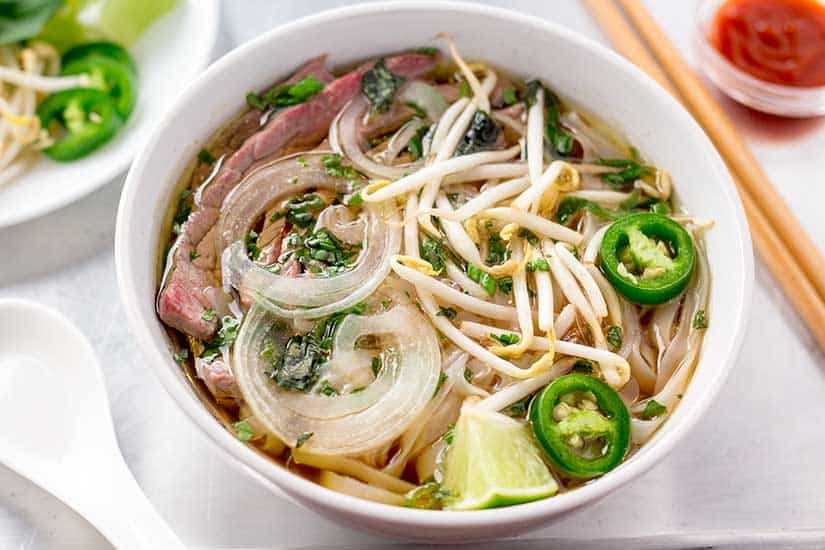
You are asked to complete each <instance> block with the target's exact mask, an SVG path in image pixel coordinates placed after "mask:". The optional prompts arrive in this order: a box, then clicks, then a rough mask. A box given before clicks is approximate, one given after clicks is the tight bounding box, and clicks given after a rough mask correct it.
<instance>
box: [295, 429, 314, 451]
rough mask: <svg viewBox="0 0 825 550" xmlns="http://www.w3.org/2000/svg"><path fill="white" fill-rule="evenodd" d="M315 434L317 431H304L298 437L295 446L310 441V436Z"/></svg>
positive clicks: (297, 446)
mask: <svg viewBox="0 0 825 550" xmlns="http://www.w3.org/2000/svg"><path fill="white" fill-rule="evenodd" d="M313 435H315V432H304V433H302V434H301V435H299V436H298V439H297V440H296V441H295V448H296V449H297V448H299V447H301V446H303V444H304V443H306V442H307V441H309V438H310V437H312V436H313Z"/></svg>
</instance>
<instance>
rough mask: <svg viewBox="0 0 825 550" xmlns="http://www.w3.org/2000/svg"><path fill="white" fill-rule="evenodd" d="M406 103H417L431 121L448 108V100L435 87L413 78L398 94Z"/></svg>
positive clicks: (435, 119)
mask: <svg viewBox="0 0 825 550" xmlns="http://www.w3.org/2000/svg"><path fill="white" fill-rule="evenodd" d="M398 97H399V99H401V101H403V102H404V103H415V104H416V105H417V106H419V107H420V108H421V109H422V110H423V111H424V112H425V113H427V119H429V121H430V122H435V121H437V120H438V119H439V118H441V115H443V114H444V111H446V110H447V100H445V99H444V96H442V95H441V94H440V93H439V92H438V90H436V89H435V87H433V86H430V85H429V84H427V83H426V82H422V81H421V80H413V81H412V82H410V83H409V84H407V85H406V86H405V87H404V89H403V90H401V92H400V93H399V94H398Z"/></svg>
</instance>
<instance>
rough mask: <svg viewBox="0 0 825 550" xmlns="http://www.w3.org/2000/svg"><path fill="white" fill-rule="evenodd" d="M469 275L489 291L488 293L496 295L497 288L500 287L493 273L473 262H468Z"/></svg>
mask: <svg viewBox="0 0 825 550" xmlns="http://www.w3.org/2000/svg"><path fill="white" fill-rule="evenodd" d="M467 276H468V277H469V278H470V279H472V280H473V281H475V282H477V283H478V284H479V285H481V287H482V288H483V289H484V290H486V291H487V294H489V295H490V296H494V295H495V293H496V288H498V283H497V281H496V280H495V279H494V278H493V276H492V275H490V274H489V273H487V272H486V271H482V269H481V268H480V267H478V266H476V265H473V264H467Z"/></svg>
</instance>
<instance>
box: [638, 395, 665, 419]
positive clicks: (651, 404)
mask: <svg viewBox="0 0 825 550" xmlns="http://www.w3.org/2000/svg"><path fill="white" fill-rule="evenodd" d="M666 412H667V407H665V406H664V405H662V404H661V403H659V402H658V401H656V400H655V399H651V400H650V401H648V402H647V405H645V410H643V411H642V419H643V420H650V419H651V418H656V417H657V416H662V415H663V414H665V413H666Z"/></svg>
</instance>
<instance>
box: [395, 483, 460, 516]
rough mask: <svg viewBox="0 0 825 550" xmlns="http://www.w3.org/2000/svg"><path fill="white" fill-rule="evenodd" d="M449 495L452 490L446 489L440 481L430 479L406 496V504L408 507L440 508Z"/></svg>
mask: <svg viewBox="0 0 825 550" xmlns="http://www.w3.org/2000/svg"><path fill="white" fill-rule="evenodd" d="M449 496H450V492H449V491H448V490H447V489H444V488H443V487H442V486H441V484H440V483H438V482H437V481H428V482H427V483H425V484H423V485H419V486H418V487H416V488H415V489H413V490H411V491H410V492H408V493H407V494H406V495H405V496H404V506H406V507H407V508H421V509H424V510H438V509H441V507H442V505H443V501H444V499H445V498H447V497H449Z"/></svg>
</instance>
